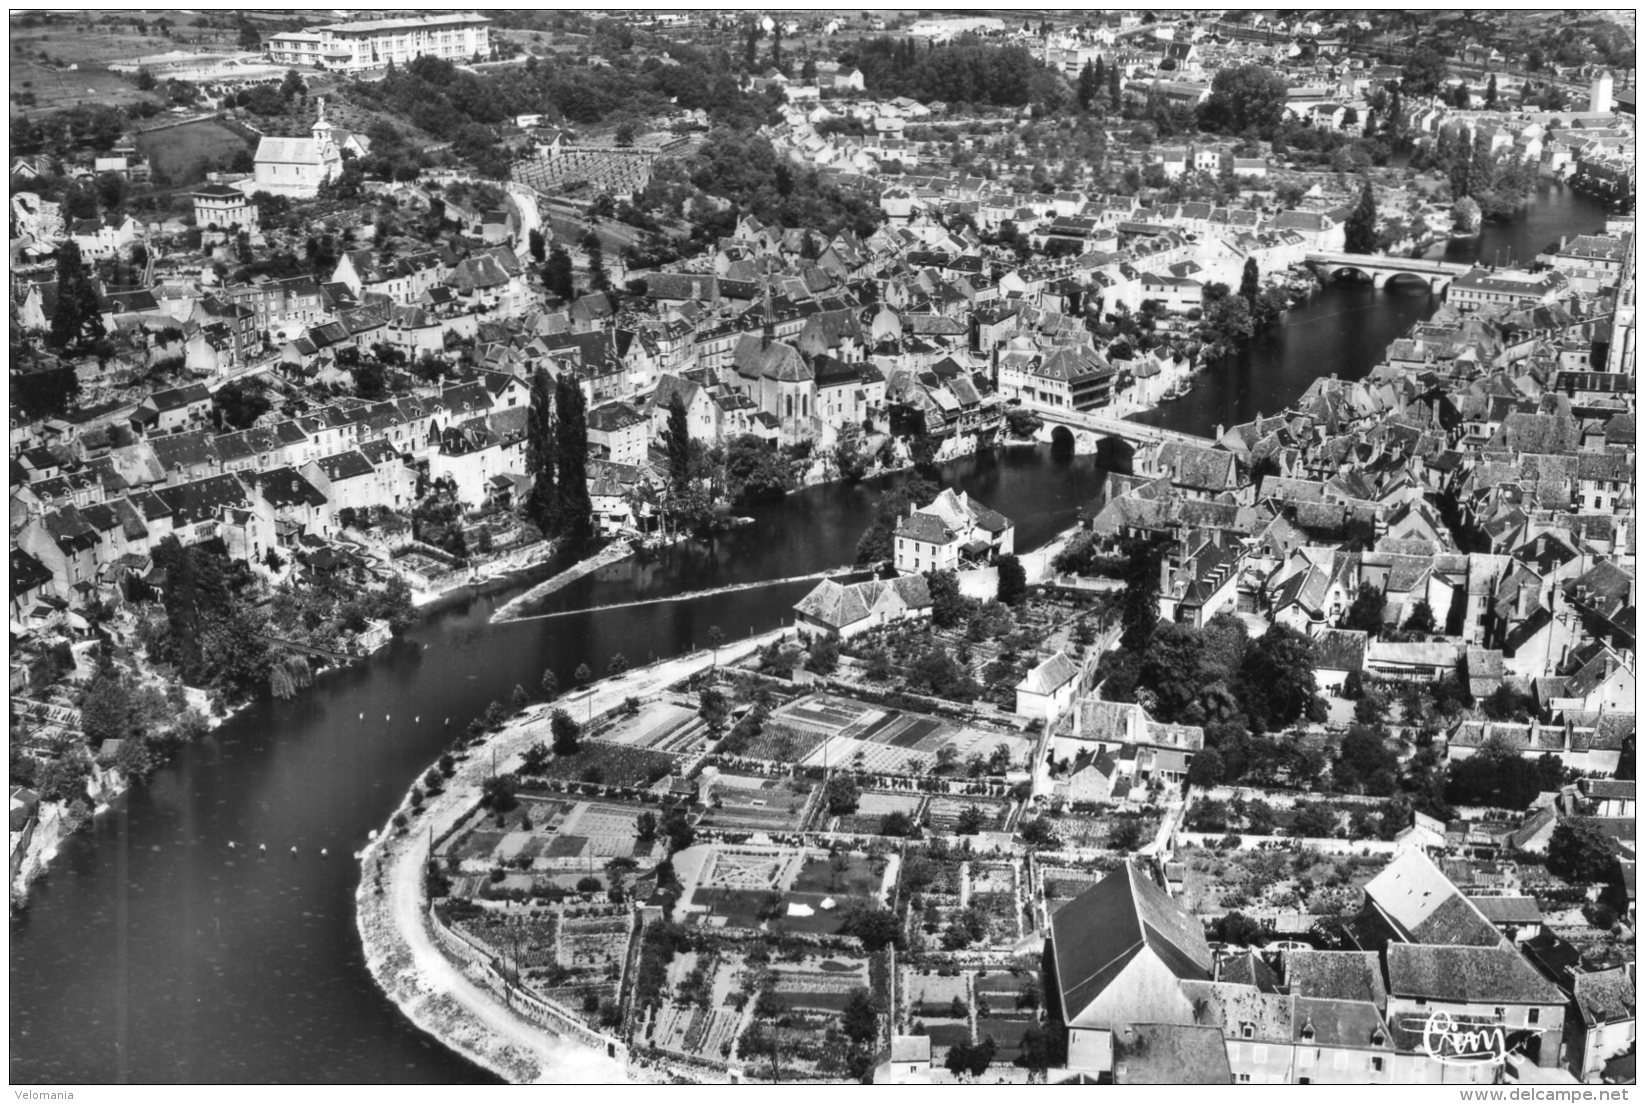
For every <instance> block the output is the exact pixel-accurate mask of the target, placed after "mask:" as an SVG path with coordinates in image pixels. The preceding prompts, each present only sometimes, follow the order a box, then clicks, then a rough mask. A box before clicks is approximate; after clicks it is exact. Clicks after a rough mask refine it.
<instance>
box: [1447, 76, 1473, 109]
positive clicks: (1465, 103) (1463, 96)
mask: <svg viewBox="0 0 1645 1104" xmlns="http://www.w3.org/2000/svg"><path fill="white" fill-rule="evenodd" d="M1451 102H1452V103H1453V104H1455V105H1456V109H1457V110H1458V111H1467V110H1468V108H1469V106H1470V105H1471V104H1472V102H1473V94H1472V93H1470V92H1469V91H1468V82H1467V81H1457V86H1456V88H1455V89H1453V90H1452V92H1451Z"/></svg>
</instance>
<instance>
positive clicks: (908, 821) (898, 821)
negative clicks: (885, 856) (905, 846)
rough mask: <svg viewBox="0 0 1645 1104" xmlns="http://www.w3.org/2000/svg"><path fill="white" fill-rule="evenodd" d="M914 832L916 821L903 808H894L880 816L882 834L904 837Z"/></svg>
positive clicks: (898, 837)
mask: <svg viewBox="0 0 1645 1104" xmlns="http://www.w3.org/2000/svg"><path fill="white" fill-rule="evenodd" d="M914 834H915V832H914V821H913V820H912V818H910V817H909V815H908V814H907V813H905V812H903V811H902V810H901V809H894V810H892V811H891V812H889V813H886V814H885V815H884V816H882V817H880V835H882V836H891V837H894V838H896V839H903V838H906V837H908V836H912V835H914Z"/></svg>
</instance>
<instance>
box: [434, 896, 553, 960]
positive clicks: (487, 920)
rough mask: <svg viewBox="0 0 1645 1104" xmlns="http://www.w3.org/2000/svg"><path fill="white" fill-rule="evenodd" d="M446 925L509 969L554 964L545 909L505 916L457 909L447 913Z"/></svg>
mask: <svg viewBox="0 0 1645 1104" xmlns="http://www.w3.org/2000/svg"><path fill="white" fill-rule="evenodd" d="M447 922H448V923H449V924H450V926H451V927H452V929H453V930H455V931H457V932H460V933H461V934H463V935H465V936H467V937H468V938H469V939H470V940H472V941H474V942H476V943H479V944H481V945H482V946H484V947H486V948H488V949H489V950H490V951H491V953H492V954H494V955H495V956H496V957H497V958H499V959H501V960H502V961H503V962H505V963H506V964H508V965H509V966H511V967H512V966H516V965H517V966H518V967H519V968H520V969H521V970H522V971H527V970H541V969H544V968H546V967H549V966H552V965H553V964H554V961H555V952H554V932H555V919H554V914H553V913H552V912H549V911H548V910H546V909H532V910H531V911H530V912H529V913H521V912H517V911H516V912H510V913H507V914H504V913H499V912H492V911H490V910H489V909H477V908H472V907H470V908H463V907H460V906H459V907H456V908H452V909H451V910H450V912H449V914H448V917H447Z"/></svg>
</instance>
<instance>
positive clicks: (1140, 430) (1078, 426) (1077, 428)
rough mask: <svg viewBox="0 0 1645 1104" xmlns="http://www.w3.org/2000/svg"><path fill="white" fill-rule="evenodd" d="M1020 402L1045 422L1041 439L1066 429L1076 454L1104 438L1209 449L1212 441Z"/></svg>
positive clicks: (1107, 416)
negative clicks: (1173, 442)
mask: <svg viewBox="0 0 1645 1104" xmlns="http://www.w3.org/2000/svg"><path fill="white" fill-rule="evenodd" d="M1022 405H1023V408H1024V409H1025V410H1032V411H1033V412H1034V413H1035V414H1038V415H1039V416H1040V418H1041V419H1042V420H1043V421H1044V422H1045V425H1044V426H1043V427H1041V429H1040V432H1039V436H1040V437H1041V439H1043V440H1046V441H1055V435H1056V433H1057V430H1059V429H1062V430H1066V431H1067V432H1068V433H1070V434H1071V435H1072V436H1073V439H1074V451H1075V452H1076V453H1082V454H1083V453H1090V452H1096V451H1097V448H1098V446H1099V445H1101V444H1102V441H1103V439H1104V438H1113V439H1118V440H1122V441H1124V442H1125V443H1126V444H1127V445H1130V446H1131V447H1132V448H1137V447H1138V446H1141V445H1155V444H1159V443H1160V442H1162V441H1177V442H1180V443H1182V444H1186V445H1200V446H1202V447H1204V448H1210V447H1211V445H1212V444H1214V443H1215V442H1213V441H1212V440H1211V439H1210V438H1208V437H1196V436H1194V435H1193V434H1192V433H1179V432H1177V431H1176V430H1174V429H1161V428H1160V427H1159V426H1151V425H1143V424H1142V423H1141V422H1133V421H1129V420H1127V419H1125V418H1120V417H1117V416H1115V415H1113V414H1105V413H1103V412H1101V411H1098V410H1086V411H1080V410H1070V409H1068V408H1067V407H1062V406H1046V405H1044V404H1043V403H1037V402H1034V401H1033V400H1031V399H1030V400H1024V402H1023V404H1022Z"/></svg>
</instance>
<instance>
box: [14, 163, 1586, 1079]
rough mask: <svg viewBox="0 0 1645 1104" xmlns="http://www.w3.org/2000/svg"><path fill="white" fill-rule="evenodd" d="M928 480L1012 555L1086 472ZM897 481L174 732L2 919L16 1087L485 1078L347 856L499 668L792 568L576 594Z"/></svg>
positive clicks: (825, 558) (1311, 332)
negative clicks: (373, 916)
mask: <svg viewBox="0 0 1645 1104" xmlns="http://www.w3.org/2000/svg"><path fill="white" fill-rule="evenodd" d="M1602 225H1603V209H1602V208H1601V207H1600V205H1599V204H1598V203H1596V202H1594V201H1593V200H1591V199H1589V198H1588V197H1586V196H1583V195H1580V194H1578V193H1575V192H1572V191H1570V190H1569V189H1565V188H1561V187H1557V186H1554V187H1550V188H1549V189H1547V190H1545V191H1544V192H1543V194H1541V195H1539V197H1538V199H1537V202H1536V204H1535V205H1534V206H1533V208H1532V209H1531V210H1530V211H1529V212H1527V213H1526V214H1525V215H1522V216H1520V217H1519V218H1517V219H1515V220H1513V221H1512V222H1510V223H1508V224H1506V225H1504V226H1500V227H1495V226H1494V227H1490V228H1488V229H1487V230H1486V232H1485V234H1484V235H1482V237H1481V238H1480V239H1479V240H1478V241H1477V242H1474V243H1466V244H1465V245H1459V244H1457V243H1452V245H1451V246H1450V248H1449V249H1448V250H1447V253H1446V256H1447V258H1448V259H1469V258H1468V257H1467V256H1466V250H1467V248H1469V247H1471V248H1473V249H1475V250H1477V251H1478V253H1479V255H1482V256H1486V257H1489V256H1490V255H1491V254H1492V252H1493V251H1494V250H1496V249H1498V248H1500V249H1502V250H1503V251H1504V254H1505V255H1506V251H1507V250H1508V249H1510V248H1511V249H1513V250H1514V255H1515V256H1516V257H1525V256H1529V255H1530V254H1532V253H1534V252H1535V251H1536V249H1537V248H1540V247H1541V246H1542V245H1544V244H1546V242H1548V241H1549V240H1553V239H1557V238H1558V237H1559V236H1560V234H1563V233H1573V234H1574V233H1583V232H1591V231H1593V230H1595V229H1597V228H1599V227H1600V226H1602ZM1437 302H1438V301H1437V300H1436V299H1434V298H1433V297H1431V296H1429V295H1427V294H1426V293H1424V292H1421V291H1405V290H1400V291H1394V292H1388V291H1372V290H1371V289H1370V288H1369V287H1361V286H1356V285H1348V284H1340V285H1334V286H1332V287H1329V288H1326V289H1323V290H1321V291H1320V292H1319V293H1318V294H1317V295H1315V296H1314V297H1313V298H1312V299H1311V300H1310V301H1309V302H1307V303H1305V304H1302V305H1299V306H1298V307H1296V308H1294V309H1293V310H1292V311H1291V312H1289V313H1288V315H1287V317H1286V320H1285V324H1284V326H1283V328H1281V329H1278V330H1275V331H1274V332H1271V333H1268V334H1265V335H1262V336H1261V337H1260V338H1259V339H1258V340H1256V341H1254V342H1253V343H1252V344H1251V346H1250V347H1249V348H1248V349H1246V350H1245V351H1244V352H1242V353H1241V354H1240V355H1239V356H1238V357H1236V358H1233V359H1232V361H1231V362H1229V363H1225V364H1223V365H1220V366H1218V367H1217V368H1216V369H1214V370H1213V371H1212V372H1210V373H1207V374H1205V375H1202V376H1201V377H1199V381H1198V386H1197V387H1196V389H1195V390H1194V392H1193V393H1191V394H1190V395H1188V396H1187V397H1185V398H1183V399H1181V400H1178V401H1176V402H1172V403H1168V404H1166V405H1165V406H1164V407H1162V408H1160V409H1158V410H1155V411H1152V412H1150V413H1149V414H1147V415H1143V416H1142V420H1144V421H1148V422H1151V423H1154V424H1160V425H1166V426H1169V427H1171V428H1175V429H1181V430H1185V431H1187V432H1193V433H1200V434H1206V435H1209V434H1210V433H1211V432H1212V430H1213V428H1214V427H1215V426H1216V425H1218V424H1222V425H1231V424H1233V423H1235V422H1237V421H1242V420H1246V419H1249V418H1252V417H1255V416H1256V414H1257V413H1258V412H1262V413H1273V412H1275V411H1278V410H1280V409H1283V407H1284V406H1285V404H1286V403H1288V402H1289V401H1290V400H1292V399H1294V398H1295V397H1296V396H1297V395H1298V394H1300V393H1301V392H1302V391H1303V390H1304V389H1305V388H1306V387H1307V386H1308V384H1309V383H1310V382H1311V381H1312V380H1313V379H1314V378H1315V377H1317V376H1319V375H1323V374H1329V373H1331V372H1336V373H1338V374H1339V375H1341V376H1343V377H1344V378H1348V377H1356V376H1359V375H1362V374H1364V373H1365V372H1366V371H1368V370H1369V369H1370V367H1371V366H1372V365H1373V364H1375V363H1376V361H1377V360H1378V359H1379V357H1380V354H1381V351H1382V349H1383V348H1384V346H1385V345H1386V344H1387V343H1388V341H1390V340H1392V339H1393V338H1394V337H1396V336H1398V335H1399V334H1400V333H1401V332H1402V331H1403V330H1404V329H1405V328H1406V327H1408V326H1409V325H1410V324H1411V323H1412V322H1414V321H1416V320H1418V319H1421V318H1424V317H1426V316H1427V315H1428V314H1429V313H1431V312H1432V310H1433V309H1434V307H1435V306H1436V305H1437ZM946 477H947V479H948V480H949V481H950V482H953V483H955V484H957V485H959V486H962V487H964V488H965V489H966V490H968V491H969V492H970V493H972V494H973V495H975V496H976V497H977V498H979V499H981V500H982V501H984V502H986V503H988V504H990V505H992V506H994V507H996V508H998V509H1000V510H1002V511H1004V512H1005V513H1006V514H1008V515H1010V516H1011V517H1013V518H1014V519H1016V521H1017V533H1018V536H1017V543H1018V548H1019V550H1028V549H1031V548H1034V547H1037V546H1038V545H1040V544H1043V543H1044V542H1045V541H1046V540H1047V539H1048V538H1050V537H1051V536H1052V535H1053V534H1055V533H1056V532H1058V531H1059V530H1060V529H1062V528H1065V527H1066V526H1067V525H1068V524H1069V523H1070V522H1071V521H1072V520H1073V518H1074V516H1075V514H1076V512H1077V510H1078V509H1079V507H1080V506H1081V505H1082V504H1084V503H1086V502H1088V501H1089V500H1090V499H1091V497H1092V496H1093V495H1094V494H1095V493H1096V491H1097V488H1098V485H1099V483H1100V480H1101V477H1102V473H1101V471H1100V470H1099V469H1098V467H1097V465H1096V462H1095V461H1094V460H1093V459H1092V458H1091V457H1073V456H1066V455H1052V453H1051V451H1050V449H1048V448H1044V447H1039V448H1032V449H1013V450H1006V451H1002V452H1000V453H998V454H995V455H989V456H984V457H977V458H973V459H969V460H965V461H962V462H959V463H956V464H953V465H950V466H949V467H948V469H947V472H946ZM900 478H901V477H896V476H894V477H889V478H887V479H881V480H876V481H873V482H871V483H866V484H862V485H858V486H855V487H843V486H835V487H817V488H811V489H808V490H805V491H802V492H799V493H797V494H795V495H792V496H790V497H789V498H787V499H785V500H784V501H782V502H779V503H775V504H771V505H768V506H763V507H760V508H758V509H756V510H755V511H753V516H754V518H755V521H754V523H753V524H752V525H750V526H747V527H744V528H742V529H739V530H736V531H734V532H732V533H729V534H726V535H724V536H722V537H721V538H720V539H718V540H717V541H716V542H715V543H714V544H713V545H712V546H711V547H708V548H694V549H674V550H670V551H667V552H664V553H660V554H657V555H655V556H653V557H652V558H650V559H648V560H646V561H644V562H638V561H629V562H625V563H622V564H617V565H613V566H611V567H608V568H605V569H602V570H601V571H599V572H596V573H595V574H593V575H591V576H589V577H587V578H585V579H582V580H579V581H577V582H576V583H574V584H572V585H571V586H568V587H566V588H565V589H564V590H561V591H559V592H557V593H556V594H554V595H551V596H550V597H549V598H548V599H547V601H546V602H545V604H544V606H543V608H544V609H545V610H584V611H585V612H582V613H575V614H571V615H568V616H565V617H557V618H553V619H548V620H541V621H529V620H528V621H521V622H514V623H510V624H503V625H496V626H493V625H490V624H488V618H489V617H490V614H491V611H492V610H493V609H494V608H495V607H496V606H497V605H498V604H500V603H501V602H502V601H503V600H504V599H505V598H507V597H508V595H507V594H502V595H494V596H488V597H484V598H477V599H474V600H472V601H469V602H467V603H465V604H462V605H460V606H458V607H456V608H451V609H447V610H444V611H442V612H439V613H436V614H434V615H432V616H430V617H429V618H427V619H426V620H425V621H423V622H422V623H421V624H419V625H418V626H417V627H415V628H414V629H412V630H411V631H410V632H408V633H407V635H406V637H405V638H404V639H403V640H400V641H396V642H395V643H394V644H393V645H392V646H391V647H390V648H389V649H387V650H386V651H385V652H383V653H382V654H380V655H379V656H377V657H375V658H373V659H372V660H370V661H369V662H367V663H365V664H363V665H361V666H359V667H357V668H354V669H352V670H348V671H341V672H335V673H330V674H326V675H324V676H322V677H321V678H319V679H318V680H317V684H316V685H315V687H314V688H313V689H312V690H310V691H309V692H308V693H306V694H304V695H303V696H301V697H300V698H298V699H297V700H295V701H291V702H267V703H260V704H257V705H255V706H252V707H251V708H249V709H247V710H246V711H244V712H243V713H241V714H239V715H238V716H236V717H235V718H233V719H232V720H231V721H229V722H228V723H227V724H225V725H223V727H222V728H220V729H218V730H217V731H216V732H214V733H212V734H211V735H209V736H208V737H206V738H205V739H203V740H201V741H200V742H199V743H198V744H195V745H193V746H191V747H189V748H186V749H184V751H183V752H182V753H181V754H180V755H179V756H178V757H177V759H176V760H175V761H174V762H173V763H171V764H170V765H168V766H167V767H166V768H164V769H163V770H161V771H160V772H158V773H157V774H156V776H155V777H154V779H153V780H152V782H151V783H150V784H149V785H148V786H146V787H142V788H139V789H137V790H135V791H134V792H132V793H130V794H128V795H127V796H125V797H124V798H122V799H120V800H118V801H117V802H116V803H115V806H114V808H113V809H112V810H111V811H110V812H109V813H108V814H107V815H105V816H104V817H102V818H101V819H100V820H99V821H98V823H97V825H96V827H95V829H94V830H92V831H89V832H86V833H83V834H82V835H80V836H78V837H76V838H74V839H72V840H70V841H69V842H68V843H67V844H66V845H65V847H64V850H63V853H62V855H60V856H59V858H58V860H57V862H56V864H55V865H54V866H53V868H52V870H51V872H50V873H49V874H48V875H47V876H46V877H45V878H44V879H43V880H41V881H40V882H38V883H37V884H36V885H35V887H34V890H33V894H32V897H31V901H30V904H29V906H28V907H27V908H26V909H24V910H21V911H19V912H17V913H15V914H14V916H13V918H12V922H11V955H10V997H11V999H10V1011H11V1036H10V1052H11V1056H10V1078H11V1081H12V1082H13V1083H14V1084H17V1085H47V1084H64V1083H124V1082H132V1083H170V1082H177V1083H253V1084H262V1083H337V1082H352V1083H417V1084H422V1083H462V1082H476V1081H478V1082H490V1081H493V1080H494V1078H492V1077H491V1075H490V1074H488V1073H487V1072H485V1071H483V1070H480V1069H477V1068H476V1067H474V1066H472V1065H470V1064H469V1063H468V1062H466V1061H464V1060H463V1059H461V1058H458V1057H457V1056H455V1055H454V1054H452V1053H451V1052H449V1051H447V1050H446V1049H445V1048H444V1047H442V1046H441V1045H439V1044H438V1043H436V1042H434V1041H433V1040H432V1039H430V1038H429V1037H427V1036H425V1035H424V1034H423V1033H422V1032H420V1031H419V1030H417V1029H416V1028H414V1027H412V1026H411V1025H410V1024H409V1023H408V1022H407V1021H406V1020H405V1019H404V1018H403V1017H401V1016H400V1014H399V1012H398V1010H397V1009H396V1008H395V1007H394V1006H393V1005H392V1004H390V1003H389V1002H388V1001H387V999H386V998H384V997H383V996H382V995H381V993H380V992H379V991H378V990H377V988H376V986H375V985H374V984H373V983H372V980H371V977H370V975H369V974H368V973H367V971H366V968H365V964H364V961H363V958H362V955H361V951H360V945H359V938H358V936H357V934H356V932H355V928H354V918H353V907H354V899H353V893H354V887H355V885H356V882H357V879H358V869H357V865H356V864H355V863H354V862H353V861H352V860H351V859H350V857H349V856H350V855H351V853H352V852H353V851H354V850H356V849H357V848H359V847H360V846H361V845H362V844H363V843H364V841H365V837H366V833H367V832H368V831H370V830H371V829H373V828H376V827H379V826H381V825H382V824H383V823H384V821H385V820H386V819H387V817H388V815H389V814H390V813H391V812H392V811H393V809H394V808H395V806H396V805H397V804H398V803H399V799H400V797H401V795H402V794H403V793H404V791H405V789H406V787H407V786H408V785H409V784H410V782H411V781H412V780H413V779H414V778H415V777H416V775H417V774H418V773H419V772H420V771H422V770H423V769H425V768H426V767H427V766H428V765H429V764H430V763H431V762H432V761H433V760H434V759H435V758H436V757H437V756H438V755H439V753H440V751H441V750H442V749H443V748H444V747H445V746H446V745H447V744H448V743H449V742H450V740H451V737H452V736H453V735H454V734H455V733H456V732H458V731H460V730H461V729H462V727H463V726H465V725H466V724H467V723H468V720H469V718H471V717H473V716H474V715H476V714H477V713H479V712H480V711H481V710H482V709H484V708H485V706H486V704H487V703H489V702H490V701H492V700H494V699H495V700H501V701H506V700H507V699H508V697H509V694H510V692H511V691H512V690H513V688H514V686H515V685H516V684H520V685H524V686H525V687H526V688H527V689H533V688H534V687H535V686H536V684H537V682H538V680H539V679H540V677H541V675H542V672H543V670H544V668H546V667H553V668H554V670H555V671H556V672H557V674H558V675H559V677H560V680H561V682H562V684H565V685H569V684H570V678H571V672H572V671H573V670H574V669H575V668H576V666H577V665H578V664H579V663H583V662H587V663H588V664H589V665H590V666H591V667H593V668H594V669H595V670H602V669H603V668H604V666H605V663H606V661H607V659H608V658H609V657H610V656H611V655H612V654H613V653H615V652H622V653H623V654H624V655H625V656H627V658H628V659H629V660H630V661H631V662H633V663H641V662H644V661H646V660H648V659H650V658H651V657H652V656H653V655H657V656H663V655H672V654H677V653H679V652H681V651H685V650H687V649H689V648H691V647H692V646H693V645H696V646H701V645H702V644H703V643H704V642H705V641H706V639H707V633H708V629H709V627H710V626H711V625H718V626H720V627H721V628H722V629H723V630H724V631H725V632H726V634H727V635H728V636H737V635H741V634H742V633H744V632H746V631H749V630H756V631H757V630H763V629H768V628H771V627H774V626H776V625H777V624H779V623H780V622H781V621H783V620H785V619H787V618H788V617H789V616H790V607H791V606H792V605H793V603H794V602H795V601H796V600H797V599H798V598H799V597H800V596H801V595H803V594H804V593H805V592H806V591H807V590H808V589H809V588H810V586H811V585H812V584H810V583H798V584H789V585H785V586H776V587H769V588H756V589H750V590H742V591H736V592H733V593H728V594H722V595H718V596H714V597H707V598H699V599H690V600H682V601H678V602H666V603H660V604H655V605H647V606H639V607H630V608H627V609H620V610H606V611H600V612H586V611H587V610H588V608H589V607H592V606H599V605H605V604H609V603H614V602H624V601H632V600H634V599H636V598H646V597H656V596H664V595H669V594H677V593H681V592H684V591H688V590H699V589H705V588H709V587H713V586H717V585H721V584H725V583H734V582H744V581H751V580H760V579H774V578H786V577H792V576H796V575H802V574H806V573H808V572H811V571H817V570H822V569H826V568H830V567H833V566H835V565H837V564H842V563H846V562H848V561H849V560H850V559H851V556H852V551H853V549H854V547H855V544H856V541H857V537H858V535H859V534H860V533H861V532H862V530H863V529H864V528H865V527H866V526H867V524H868V521H869V519H870V516H871V514H872V511H873V507H874V503H875V501H876V500H877V498H878V496H879V494H880V493H882V492H883V491H884V489H885V488H886V487H887V486H890V485H893V484H894V483H895V482H896V481H897V480H898V479H900ZM231 841H233V842H234V843H235V844H236V846H235V847H234V848H230V847H229V843H230V842H231ZM259 844H266V845H267V848H268V850H267V853H266V856H265V855H263V854H262V853H260V852H258V851H257V850H256V848H257V846H258V845H259ZM293 847H296V848H297V849H298V851H297V854H296V856H295V857H294V856H293V855H292V854H291V848H293ZM321 848H326V849H328V850H329V852H330V855H329V857H328V858H321V857H320V856H319V854H318V852H319V850H320V849H321Z"/></svg>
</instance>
